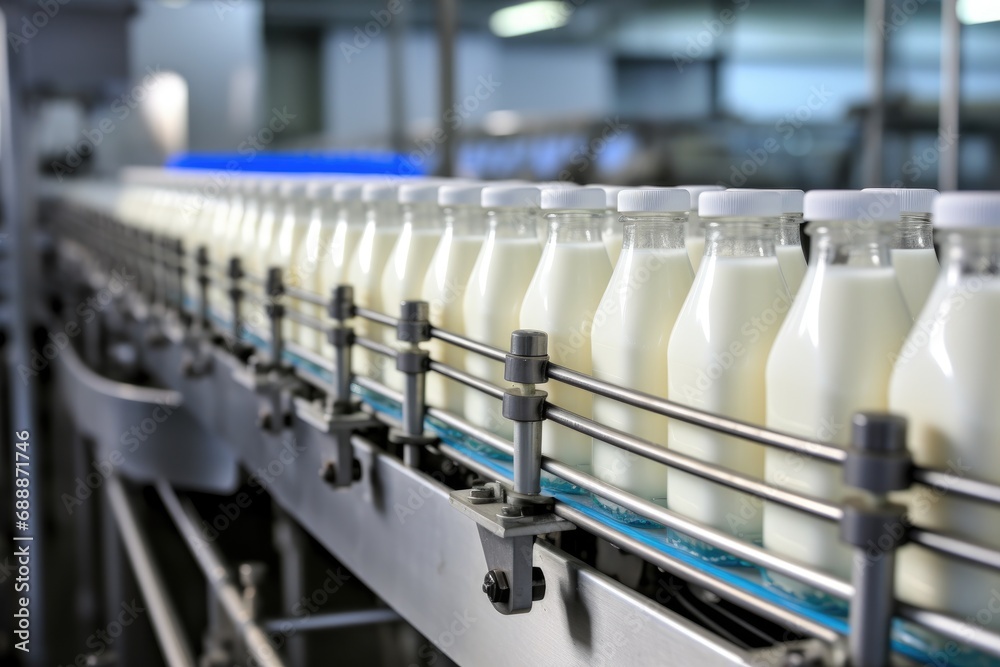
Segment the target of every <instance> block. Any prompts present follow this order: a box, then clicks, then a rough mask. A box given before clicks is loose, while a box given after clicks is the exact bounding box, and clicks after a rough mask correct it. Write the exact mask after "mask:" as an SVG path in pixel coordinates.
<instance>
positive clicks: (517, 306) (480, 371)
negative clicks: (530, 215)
mask: <svg viewBox="0 0 1000 667" xmlns="http://www.w3.org/2000/svg"><path fill="white" fill-rule="evenodd" d="M531 234H532V235H530V236H523V237H506V236H498V234H497V232H496V229H491V230H490V233H489V235H488V236H487V237H486V241H485V242H484V243H483V247H482V250H480V252H479V255H478V256H477V257H476V263H475V266H474V267H473V269H472V273H471V275H470V276H469V283H468V288H467V290H466V292H465V299H464V302H463V307H462V319H463V322H464V330H465V335H466V336H468V337H469V338H472V339H474V340H477V341H479V342H481V343H485V344H487V345H492V346H494V347H498V348H500V349H502V350H507V349H509V348H510V334H511V333H512V332H513V331H514V330H515V329H518V328H519V327H520V317H521V305H522V303H523V300H524V294H525V292H527V290H528V285H529V284H530V283H531V279H532V276H533V275H534V274H535V269H536V268H537V267H538V260H539V258H540V257H541V255H542V247H541V246H540V245H538V241H537V240H536V239H535V237H534V235H533V234H534V230H533V229H532V230H531ZM465 367H466V370H467V371H468V372H469V373H470V374H472V375H475V376H476V377H478V378H482V379H483V380H486V381H488V382H492V383H493V384H495V385H498V386H501V387H503V386H506V383H505V381H504V378H503V364H502V363H498V362H496V361H493V360H491V359H487V358H485V357H483V356H481V355H478V354H467V355H466V358H465ZM464 410H465V418H466V419H468V420H469V421H470V422H472V423H473V424H475V425H476V426H480V427H482V428H485V429H487V430H489V431H490V432H492V433H495V434H496V435H499V436H500V437H503V438H506V439H507V440H510V439H511V438H513V435H514V425H513V422H511V421H509V420H507V419H505V418H504V417H503V415H502V414H501V412H500V401H498V400H497V399H495V398H492V397H490V396H486V395H484V394H482V393H480V392H478V391H467V392H465V401H464Z"/></svg>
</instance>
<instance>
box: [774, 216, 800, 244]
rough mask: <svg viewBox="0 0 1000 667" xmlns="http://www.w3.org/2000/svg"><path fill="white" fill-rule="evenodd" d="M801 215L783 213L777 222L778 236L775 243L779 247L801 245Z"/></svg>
mask: <svg viewBox="0 0 1000 667" xmlns="http://www.w3.org/2000/svg"><path fill="white" fill-rule="evenodd" d="M801 229H802V214H801V213H785V214H784V215H782V216H781V220H779V221H778V234H777V236H776V237H775V242H776V243H777V244H778V245H780V246H800V245H802V236H801Z"/></svg>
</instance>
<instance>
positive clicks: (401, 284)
mask: <svg viewBox="0 0 1000 667" xmlns="http://www.w3.org/2000/svg"><path fill="white" fill-rule="evenodd" d="M441 234H442V230H440V229H414V228H413V226H412V225H406V226H405V227H403V230H402V232H400V234H399V238H398V239H397V240H396V245H395V246H394V247H393V249H392V252H391V253H390V255H389V259H388V261H387V263H386V266H385V272H384V273H383V275H382V307H383V308H384V309H385V311H384V312H386V313H387V314H389V315H392V316H393V317H399V304H400V302H402V301H410V300H418V299H420V298H421V292H422V290H423V285H424V278H425V277H426V275H427V268H428V267H429V266H430V264H431V259H432V258H433V257H434V250H435V249H436V248H437V246H438V243H439V242H440V241H441ZM395 339H396V336H395V334H394V333H390V335H389V339H388V340H390V341H395ZM383 382H385V384H386V385H387V386H389V387H391V388H392V389H395V390H396V391H402V390H403V374H402V373H400V372H399V371H397V370H396V369H395V366H392V365H390V366H388V367H387V368H386V370H385V373H384V375H383Z"/></svg>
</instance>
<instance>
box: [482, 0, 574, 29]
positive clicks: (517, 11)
mask: <svg viewBox="0 0 1000 667" xmlns="http://www.w3.org/2000/svg"><path fill="white" fill-rule="evenodd" d="M569 15H570V9H569V7H567V6H566V3H565V2H560V1H551V0H534V1H533V2H525V3H523V4H520V5H514V6H513V7H506V8H504V9H500V10H497V11H495V12H493V15H492V16H490V30H492V31H493V34H494V35H497V36H498V37H516V36H518V35H527V34H529V33H533V32H541V31H542V30H552V29H553V28H560V27H562V26H564V25H566V21H568V20H569Z"/></svg>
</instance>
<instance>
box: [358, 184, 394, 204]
mask: <svg viewBox="0 0 1000 667" xmlns="http://www.w3.org/2000/svg"><path fill="white" fill-rule="evenodd" d="M397 197H399V184H398V183H365V185H364V187H362V188H361V201H366V202H373V201H396V198H397Z"/></svg>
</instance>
